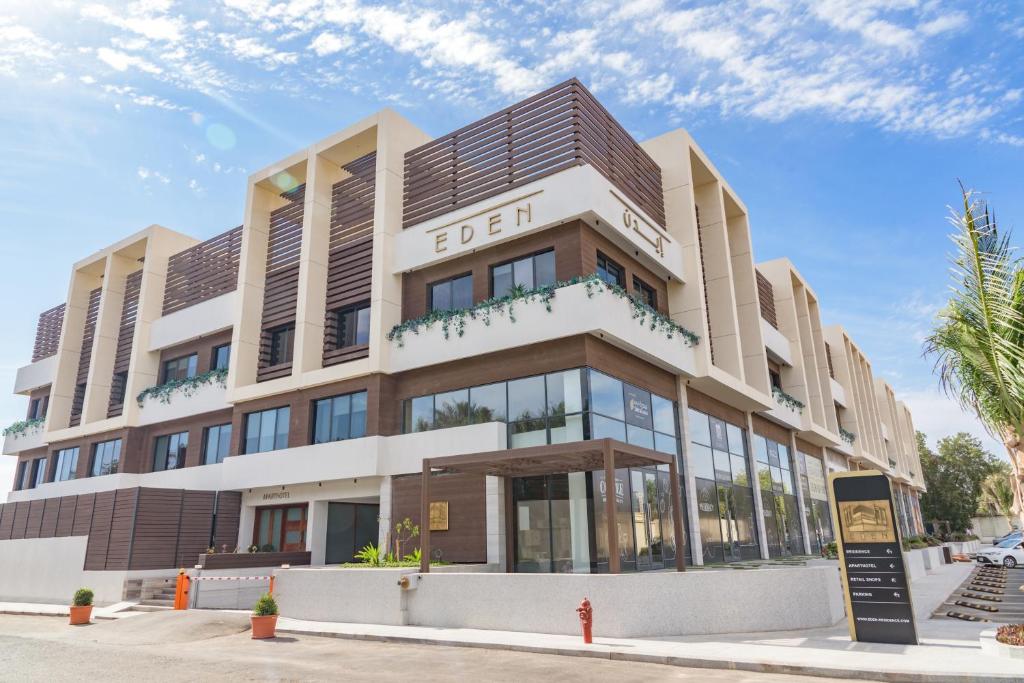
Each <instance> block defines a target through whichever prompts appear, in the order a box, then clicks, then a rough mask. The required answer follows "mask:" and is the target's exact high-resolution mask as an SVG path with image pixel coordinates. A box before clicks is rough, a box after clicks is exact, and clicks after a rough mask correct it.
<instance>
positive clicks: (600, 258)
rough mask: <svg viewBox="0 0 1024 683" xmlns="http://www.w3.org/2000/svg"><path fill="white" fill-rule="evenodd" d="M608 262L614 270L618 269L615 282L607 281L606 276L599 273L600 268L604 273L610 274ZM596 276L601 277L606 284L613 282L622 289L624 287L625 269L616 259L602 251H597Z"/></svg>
mask: <svg viewBox="0 0 1024 683" xmlns="http://www.w3.org/2000/svg"><path fill="white" fill-rule="evenodd" d="M602 262H603V263H602ZM609 264H611V266H613V267H614V268H615V270H617V271H618V274H617V275H616V276H615V282H609V281H608V278H605V277H603V276H602V275H601V271H602V270H603V271H604V272H606V273H609V274H611V269H610V268H609ZM597 276H598V277H599V278H601V280H603V281H604V282H607V283H608V284H614V285H617V286H619V287H622V288H623V289H625V288H626V269H625V268H623V267H622V265H621V264H620V263H619V262H618V261H616V260H615V259H612V258H609V257H608V256H607V255H606V254H605V253H604V252H601V251H598V252H597Z"/></svg>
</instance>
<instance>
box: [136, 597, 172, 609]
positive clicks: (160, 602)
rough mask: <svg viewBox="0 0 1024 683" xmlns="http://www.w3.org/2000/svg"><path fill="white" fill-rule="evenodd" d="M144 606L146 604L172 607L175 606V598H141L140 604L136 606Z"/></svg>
mask: <svg viewBox="0 0 1024 683" xmlns="http://www.w3.org/2000/svg"><path fill="white" fill-rule="evenodd" d="M143 606H145V607H167V608H170V607H174V600H173V599H170V600H158V599H149V600H140V601H139V604H138V605H136V607H143Z"/></svg>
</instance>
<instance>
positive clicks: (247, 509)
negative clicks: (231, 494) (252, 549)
mask: <svg viewBox="0 0 1024 683" xmlns="http://www.w3.org/2000/svg"><path fill="white" fill-rule="evenodd" d="M254 524H256V508H255V506H253V505H246V504H245V500H244V498H243V500H242V509H241V510H240V512H239V515H238V550H239V552H245V551H247V550H248V549H249V546H251V545H252V544H253V543H255V542H256V541H255V539H254V538H253V536H252V528H253V525H254Z"/></svg>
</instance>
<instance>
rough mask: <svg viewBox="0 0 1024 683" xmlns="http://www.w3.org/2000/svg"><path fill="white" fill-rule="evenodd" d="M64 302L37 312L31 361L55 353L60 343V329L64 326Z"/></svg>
mask: <svg viewBox="0 0 1024 683" xmlns="http://www.w3.org/2000/svg"><path fill="white" fill-rule="evenodd" d="M64 309H65V304H61V305H60V306H54V307H53V308H51V309H50V310H48V311H43V312H42V313H40V314H39V322H38V323H37V324H36V342H35V346H34V347H33V348H32V362H33V363H35V362H36V361H40V360H42V359H44V358H48V357H50V356H52V355H53V354H55V353H57V347H58V346H59V345H60V331H61V328H62V327H63V326H64Z"/></svg>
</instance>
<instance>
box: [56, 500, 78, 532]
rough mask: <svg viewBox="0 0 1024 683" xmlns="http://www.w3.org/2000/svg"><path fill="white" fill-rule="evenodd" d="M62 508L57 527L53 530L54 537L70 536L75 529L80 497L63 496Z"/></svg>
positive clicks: (58, 515)
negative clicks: (76, 511)
mask: <svg viewBox="0 0 1024 683" xmlns="http://www.w3.org/2000/svg"><path fill="white" fill-rule="evenodd" d="M57 500H59V501H60V507H59V509H58V511H57V526H56V528H54V530H53V535H54V536H70V535H72V533H74V528H75V510H76V508H77V507H78V496H61V497H60V498H58V499H57Z"/></svg>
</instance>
